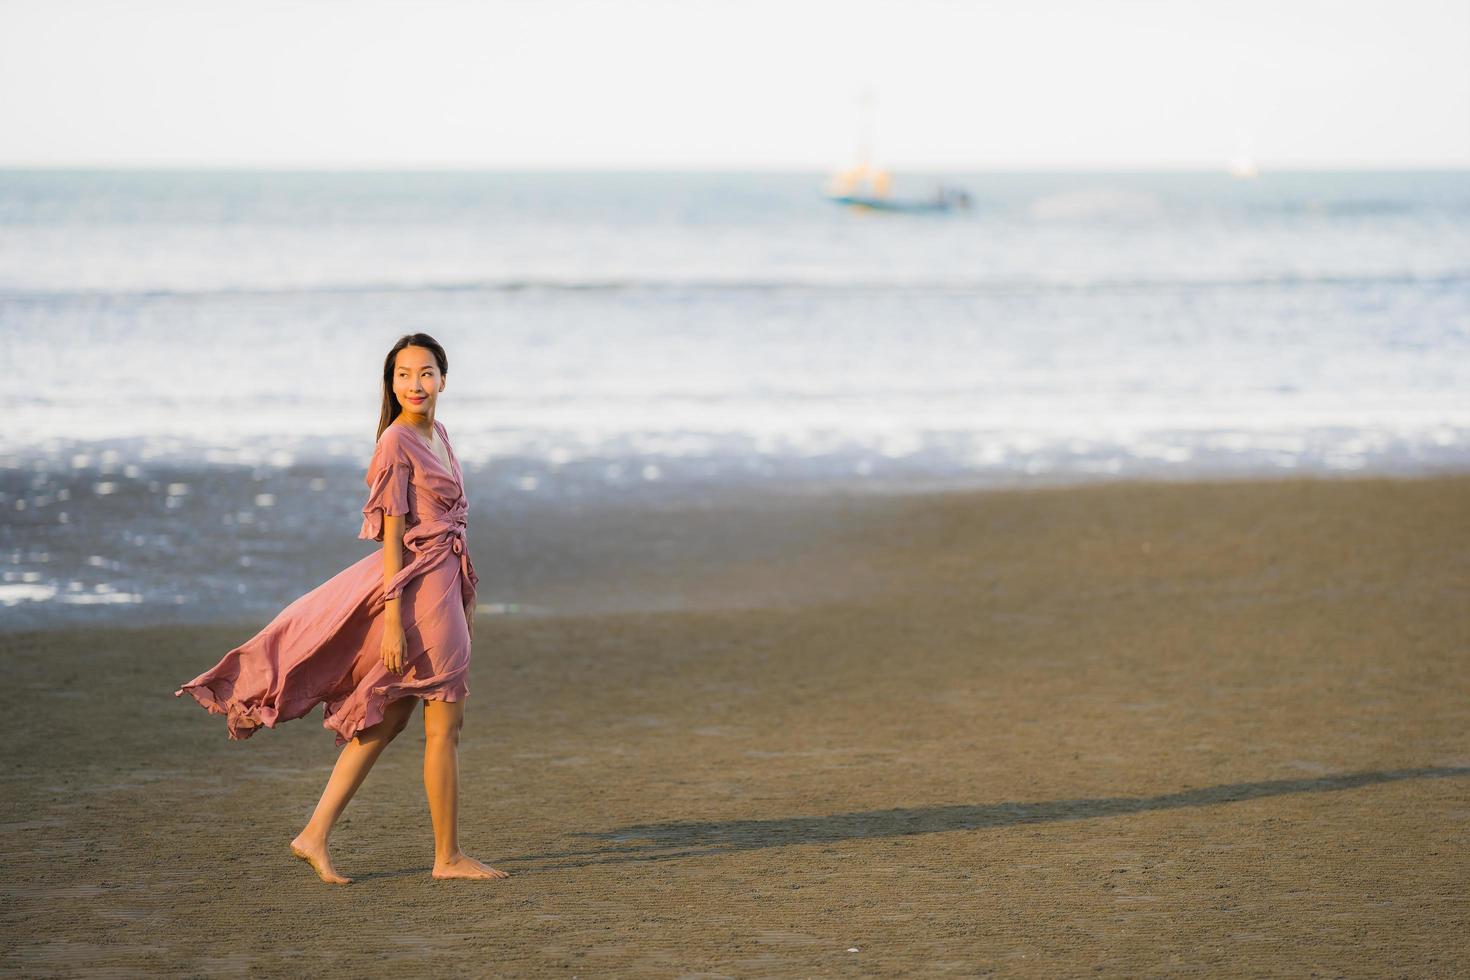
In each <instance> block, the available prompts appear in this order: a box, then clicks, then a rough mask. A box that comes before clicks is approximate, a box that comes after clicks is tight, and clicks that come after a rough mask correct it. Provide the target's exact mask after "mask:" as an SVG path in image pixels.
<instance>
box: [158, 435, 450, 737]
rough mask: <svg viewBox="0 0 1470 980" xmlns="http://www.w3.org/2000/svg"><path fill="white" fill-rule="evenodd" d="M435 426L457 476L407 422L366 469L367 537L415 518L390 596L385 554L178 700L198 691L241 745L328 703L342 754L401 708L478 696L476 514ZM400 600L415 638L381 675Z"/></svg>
mask: <svg viewBox="0 0 1470 980" xmlns="http://www.w3.org/2000/svg"><path fill="white" fill-rule="evenodd" d="M434 427H435V429H436V431H437V432H438V433H439V439H440V440H442V441H443V442H444V444H445V446H446V447H447V448H448V450H449V460H450V466H449V468H448V469H446V468H445V467H444V464H443V462H442V461H441V460H440V459H439V457H438V456H437V455H436V454H435V452H434V450H433V449H432V448H430V446H429V443H428V442H427V441H425V439H424V437H423V436H421V435H419V433H418V432H416V431H415V430H413V429H411V428H409V427H408V426H406V425H402V424H398V423H394V424H392V425H389V426H388V427H387V428H386V429H384V430H383V434H382V435H381V436H380V437H379V438H378V445H377V449H376V450H374V452H373V458H372V462H371V463H369V464H368V472H367V479H366V483H367V485H368V500H367V506H365V507H363V509H362V515H363V520H362V530H361V531H359V532H358V535H357V536H358V537H359V538H364V539H368V540H372V541H382V540H383V515H384V514H395V515H398V514H401V515H406V517H405V522H404V523H405V529H404V534H403V542H404V544H405V545H406V546H407V547H408V549H409V551H410V552H412V554H411V555H405V556H404V561H405V564H404V567H403V569H402V570H401V571H399V573H398V574H397V575H395V576H394V577H393V579H392V581H390V582H389V583H388V588H387V589H386V591H385V590H384V588H383V552H382V549H376V550H374V551H373V552H371V553H370V554H368V555H366V556H365V557H364V558H363V559H362V560H361V561H359V562H357V563H355V564H353V565H350V566H348V567H347V568H345V569H343V570H342V571H341V572H338V573H337V574H336V575H334V576H333V577H332V578H330V579H328V580H327V581H326V582H323V583H322V584H321V585H319V586H317V587H316V588H315V589H312V590H311V591H310V592H308V593H306V594H305V595H303V596H301V597H300V598H299V599H297V600H296V601H295V602H293V603H291V604H290V605H289V606H287V607H286V608H285V609H283V610H282V611H281V612H280V613H279V614H278V615H277V616H276V618H275V619H274V620H272V621H271V623H270V625H268V626H266V628H265V629H263V630H261V631H260V632H259V633H257V634H256V635H255V636H254V637H252V638H251V639H249V640H247V641H246V642H245V643H244V644H243V645H242V646H239V647H237V648H235V649H234V650H231V651H230V652H229V653H228V654H226V655H225V658H224V659H223V660H221V661H220V662H219V663H218V664H216V665H215V666H214V667H211V668H210V669H209V670H207V671H205V672H204V673H203V674H200V675H199V676H198V677H196V678H194V679H193V680H192V681H190V682H189V683H187V684H185V685H183V686H182V687H180V688H179V689H178V690H177V691H175V692H174V696H175V697H179V696H181V695H182V694H183V693H184V692H185V691H188V692H189V693H190V694H192V695H193V696H194V699H195V700H196V701H198V702H199V703H200V704H202V705H203V706H204V707H206V708H208V709H209V711H210V712H211V713H213V714H222V715H224V716H225V717H226V720H227V725H228V734H229V737H230V738H231V739H245V738H249V737H250V736H251V735H254V734H255V732H256V729H258V728H259V727H260V726H262V725H264V726H265V727H266V728H274V727H275V726H276V723H277V722H282V721H290V720H291V719H293V718H300V717H301V716H302V715H304V714H306V713H307V712H308V711H310V710H311V709H312V708H314V707H316V705H317V704H324V705H325V706H326V707H325V709H324V721H323V722H322V724H323V725H324V726H325V727H327V728H330V729H333V730H334V731H336V733H337V744H338V745H339V746H340V745H345V744H347V742H349V741H351V739H352V738H353V736H355V735H356V734H357V733H358V732H360V731H362V730H363V729H364V728H368V727H370V726H372V725H375V724H377V723H378V722H380V721H382V720H383V709H384V706H385V705H387V704H388V703H389V702H391V701H396V700H398V699H399V698H402V697H409V696H412V697H417V698H422V699H424V700H430V701H459V700H461V699H463V698H465V697H467V696H468V695H469V693H470V689H469V685H468V683H467V682H466V679H467V677H468V674H469V667H470V635H469V625H468V623H466V621H465V605H466V604H472V603H473V602H474V599H475V586H476V585H477V583H478V582H479V578H478V577H477V576H476V575H475V566H474V564H473V563H472V562H471V561H470V553H469V548H468V545H467V543H466V539H465V525H466V516H465V515H466V512H467V511H468V509H469V505H468V503H467V502H466V501H465V497H464V477H463V474H462V473H461V471H460V468H459V460H458V458H456V457H455V455H454V447H453V446H450V445H449V436H448V434H447V433H446V432H445V431H444V426H443V425H441V424H440V423H439V422H437V421H436V422H435V423H434ZM394 596H399V597H400V602H399V607H400V611H401V613H402V617H401V618H402V622H403V631H404V634H405V635H406V637H407V653H406V669H405V670H404V671H403V673H401V674H394V673H390V672H389V671H388V669H387V668H386V667H384V666H383V658H382V653H381V648H380V644H381V640H382V636H383V616H382V613H383V603H384V602H385V601H386V600H388V599H391V598H393V597H394ZM471 608H473V606H471Z"/></svg>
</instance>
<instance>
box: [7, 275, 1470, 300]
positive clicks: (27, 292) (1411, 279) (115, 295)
mask: <svg viewBox="0 0 1470 980" xmlns="http://www.w3.org/2000/svg"><path fill="white" fill-rule="evenodd" d="M1466 282H1470V268H1467V269H1450V270H1446V271H1441V272H1435V273H1427V274H1426V273H1415V272H1403V271H1400V272H1381V273H1307V274H1296V273H1281V274H1278V275H1257V276H1199V277H1187V276H1179V277H1159V278H1142V277H1139V278H1129V277H1124V278H1099V279H1060V278H1054V279H1046V278H1027V277H1012V278H990V279H984V278H982V279H932V280H916V279H893V280H884V279H874V278H849V279H702V278H689V279H658V278H638V277H629V278H610V279H558V278H553V277H547V278H508V279H469V280H459V281H444V282H433V281H426V282H392V281H380V282H363V283H321V284H310V285H279V286H271V285H262V286H199V287H157V288H154V287H139V288H133V289H107V288H79V289H27V288H23V287H4V286H0V299H11V300H64V299H155V298H156V299H167V298H171V297H180V298H191V299H194V298H209V297H221V298H226V297H247V298H248V297H253V296H266V297H290V296H344V295H369V294H375V293H394V294H414V293H424V294H434V293H521V292H525V293H531V292H547V293H559V292H564V293H619V292H642V293H688V292H710V293H720V292H750V293H764V292H771V293H777V292H831V293H845V292H853V293H864V292H904V293H954V294H969V293H1009V292H1091V291H1096V292H1112V291H1147V290H1178V289H1259V288H1272V287H1282V286H1449V285H1459V284H1462V283H1466Z"/></svg>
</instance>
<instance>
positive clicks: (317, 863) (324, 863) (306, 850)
mask: <svg viewBox="0 0 1470 980" xmlns="http://www.w3.org/2000/svg"><path fill="white" fill-rule="evenodd" d="M291 853H292V854H294V855H296V856H297V857H299V858H300V859H301V860H303V861H305V862H306V863H307V864H309V865H311V869H312V870H313V871H315V872H316V873H317V875H318V876H319V877H320V878H321V879H322V881H325V882H326V883H327V884H329V885H347V884H351V882H352V879H351V878H344V877H342V876H341V875H339V874H338V873H337V869H336V868H334V867H332V859H331V857H330V856H328V854H327V845H326V842H325V841H316V840H312V839H310V838H309V837H307V836H306V835H305V834H298V835H297V837H296V839H295V840H293V841H292V842H291Z"/></svg>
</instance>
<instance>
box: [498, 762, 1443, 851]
mask: <svg viewBox="0 0 1470 980" xmlns="http://www.w3.org/2000/svg"><path fill="white" fill-rule="evenodd" d="M1454 776H1470V767H1464V766H1459V767H1438V768H1420V769H1389V770H1385V771H1382V772H1356V773H1344V774H1342V775H1338V776H1320V777H1316V778H1312V779H1272V780H1263V781H1260V782H1254V783H1227V784H1225V785H1221V786H1207V787H1203V788H1201V789H1190V790H1184V791H1183V792H1179V793H1166V794H1163V795H1162V796H1139V797H1129V796H1112V797H1100V798H1096V799H1077V800H1048V801H1045V802H1042V803H987V804H983V805H978V806H975V805H958V804H956V805H950V806H921V807H901V808H898V809H893V810H867V811H861V812H858V813H834V814H830V815H828V816H823V817H786V818H781V819H774V820H712V821H670V822H667V823H647V824H634V825H631V826H627V827H618V828H616V829H613V830H605V831H590V832H584V833H577V834H574V835H572V836H576V837H583V838H589V839H592V840H598V841H605V842H607V844H608V845H609V846H606V847H598V848H593V849H589V850H575V851H551V852H547V853H544V854H525V855H519V856H515V857H503V858H499V859H498V860H499V861H501V862H503V863H504V864H505V865H507V866H510V865H512V864H515V863H521V862H528V861H538V862H539V861H549V862H555V863H553V864H549V865H546V866H545V867H546V868H547V869H550V868H579V867H586V866H588V865H595V864H618V863H622V862H628V861H667V860H670V859H677V858H687V857H697V856H700V855H705V854H719V853H722V852H726V851H744V850H753V849H756V848H762V847H784V846H786V845H788V844H824V843H832V842H835V841H844V840H855V839H866V838H880V837H905V836H910V835H913V834H941V833H945V832H948V831H952V830H981V829H985V828H990V827H1015V826H1020V825H1024V824H1034V823H1048V822H1051V821H1055V820H1090V819H1093V818H1095V817H1121V816H1127V815H1128V814H1133V813H1148V812H1150V811H1153V810H1174V809H1178V808H1181V807H1198V806H1216V805H1218V804H1221V803H1239V802H1241V801H1244V800H1259V799H1265V798H1267V797H1271V796H1286V795H1289V794H1292V793H1326V792H1334V791H1339V790H1350V789H1358V788H1361V787H1364V786H1375V785H1378V784H1380V783H1392V782H1397V781H1398V780H1401V779H1445V778H1449V777H1454ZM568 859H580V860H568ZM521 870H522V872H525V871H529V870H533V869H531V868H522V869H521Z"/></svg>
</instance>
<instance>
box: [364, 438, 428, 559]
mask: <svg viewBox="0 0 1470 980" xmlns="http://www.w3.org/2000/svg"><path fill="white" fill-rule="evenodd" d="M412 476H413V463H412V462H411V461H410V460H409V459H408V457H407V456H406V455H404V453H403V450H402V448H401V447H400V446H399V445H398V441H397V439H396V438H395V437H393V436H388V435H387V434H386V433H385V434H384V438H383V439H381V440H379V442H378V448H377V449H376V450H375V451H374V452H373V458H372V461H371V462H370V463H368V472H367V476H366V477H365V478H364V481H363V482H365V483H366V484H367V486H368V499H367V504H366V506H364V507H363V508H362V529H361V530H360V531H358V532H357V536H358V537H359V538H362V539H363V540H369V541H382V540H383V517H384V515H390V516H394V517H400V516H401V517H406V518H407V519H406V521H405V522H404V526H405V527H407V526H408V525H412V524H417V523H418V520H417V518H416V517H415V515H414V513H413V507H412V505H411V503H410V500H409V494H410V493H411V487H410V478H411V477H412Z"/></svg>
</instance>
